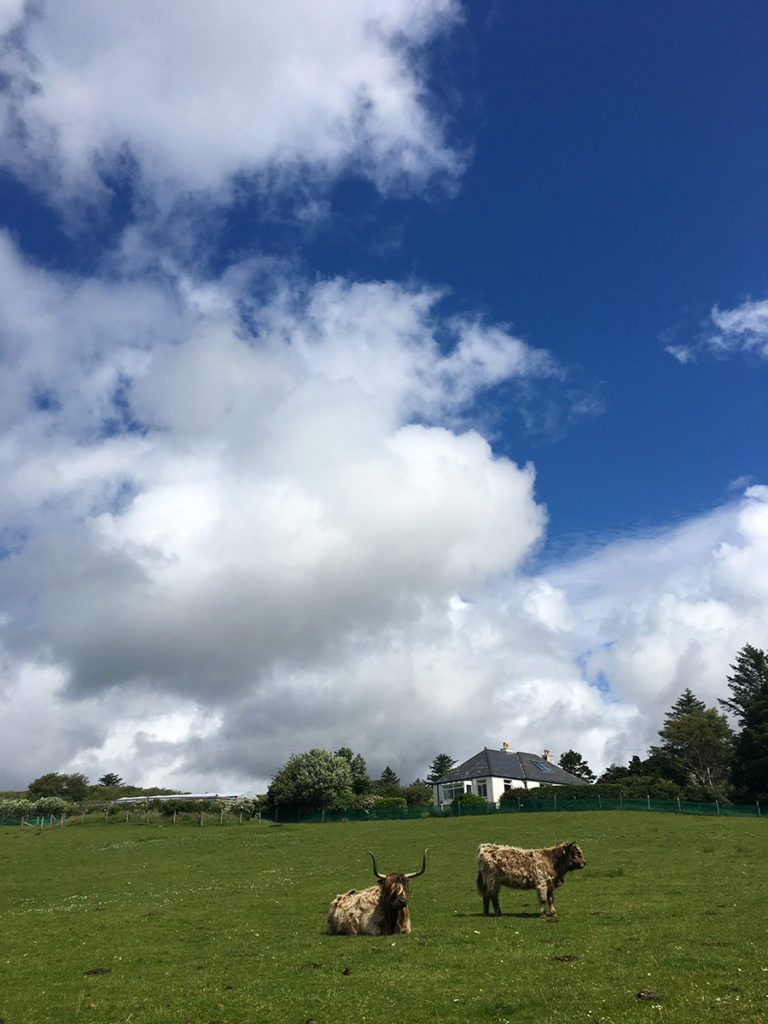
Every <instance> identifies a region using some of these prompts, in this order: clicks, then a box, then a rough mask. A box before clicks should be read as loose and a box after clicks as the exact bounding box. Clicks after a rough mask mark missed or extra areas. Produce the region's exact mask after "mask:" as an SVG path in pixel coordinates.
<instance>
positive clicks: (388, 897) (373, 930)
mask: <svg viewBox="0 0 768 1024" xmlns="http://www.w3.org/2000/svg"><path fill="white" fill-rule="evenodd" d="M368 852H369V853H371V851H370V850H369V851H368ZM371 858H372V859H373V873H374V874H375V875H376V877H377V878H378V879H379V881H378V882H377V884H376V885H372V886H371V887H370V888H369V889H362V890H358V889H350V890H349V892H345V893H342V895H340V896H337V897H336V899H335V900H334V901H333V903H332V904H331V909H330V911H329V913H328V920H327V921H326V925H325V932H326V935H402V934H405V933H406V932H409V931H410V930H411V917H410V914H409V912H408V892H409V885H410V879H411V878H416V877H418V876H419V875H423V874H424V872H425V870H426V867H427V851H426V850H425V851H424V861H423V864H422V868H421V871H413V872H411V873H410V874H402V873H400V872H397V871H393V872H392V873H391V874H389V875H382V874H380V873H379V871H378V870H377V868H376V858H375V857H374V856H373V854H372V853H371Z"/></svg>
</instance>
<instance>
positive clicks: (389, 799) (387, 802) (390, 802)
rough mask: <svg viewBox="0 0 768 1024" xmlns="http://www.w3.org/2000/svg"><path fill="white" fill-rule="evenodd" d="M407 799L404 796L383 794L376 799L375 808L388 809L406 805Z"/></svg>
mask: <svg viewBox="0 0 768 1024" xmlns="http://www.w3.org/2000/svg"><path fill="white" fill-rule="evenodd" d="M407 806H408V801H407V800H406V799H405V797H404V796H383V797H382V798H381V799H380V800H377V801H376V808H377V809H378V808H379V807H381V808H382V809H385V810H386V809H388V808H390V807H407Z"/></svg>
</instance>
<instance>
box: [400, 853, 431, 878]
mask: <svg viewBox="0 0 768 1024" xmlns="http://www.w3.org/2000/svg"><path fill="white" fill-rule="evenodd" d="M427 849H429V847H427ZM426 870H427V851H426V850H425V851H424V860H423V861H422V862H421V871H411V872H410V874H407V875H406V876H405V877H406V878H418V877H419V875H423V874H424V872H425V871H426Z"/></svg>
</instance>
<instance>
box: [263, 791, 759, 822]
mask: <svg viewBox="0 0 768 1024" xmlns="http://www.w3.org/2000/svg"><path fill="white" fill-rule="evenodd" d="M613 810H624V811H664V812H666V813H671V814H700V815H702V814H703V815H722V816H726V815H727V816H730V817H737V818H760V817H763V814H762V811H761V808H760V804H759V803H754V804H723V803H719V802H718V801H716V800H713V801H712V802H711V803H694V802H692V801H688V800H654V799H652V798H651V797H650V796H648V797H593V798H589V799H576V798H573V797H572V798H570V799H564V800H558V799H557V797H553V798H551V799H540V800H539V799H536V798H531V797H525V798H522V797H521V798H518V799H513V800H502V801H500V802H499V803H490V802H489V803H486V804H475V803H472V804H466V805H462V804H458V805H456V806H455V807H454V806H453V805H452V804H444V805H442V806H440V807H437V806H433V807H382V808H376V807H372V808H371V809H370V810H347V811H321V810H291V811H282V812H280V813H279V814H278V815H277V817H276V819H275V820H278V821H282V822H284V823H290V822H300V823H315V822H322V821H328V822H334V821H386V820H393V819H396V820H402V819H409V818H455V817H461V818H464V817H469V816H472V817H476V816H478V815H481V814H523V813H526V812H530V811H534V812H536V811H538V812H541V811H613Z"/></svg>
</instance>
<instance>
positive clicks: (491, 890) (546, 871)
mask: <svg viewBox="0 0 768 1024" xmlns="http://www.w3.org/2000/svg"><path fill="white" fill-rule="evenodd" d="M583 867H584V857H583V856H582V853H581V850H580V849H579V847H578V846H577V845H576V843H560V845H559V846H550V847H547V848H546V849H543V850H521V849H519V848H518V847H516V846H498V845H497V844H496V843H481V844H480V846H479V847H478V850H477V891H478V892H479V893H480V895H481V896H482V897H483V913H484V914H486V915H487V914H488V913H489V904H490V903H493V909H494V913H495V914H496V917H501V908H500V907H499V888H500V887H501V886H502V885H505V886H507V887H508V888H510V889H535V890H536V893H537V895H538V897H539V914H540V915H541V917H546V916H547V906H549V912H550V914H551V915H552V917H556V916H557V912H556V910H555V901H554V892H555V889H556V888H557V887H558V886H559V885H562V884H563V882H564V881H565V875H566V874H567V872H569V871H575V870H577V869H578V868H583Z"/></svg>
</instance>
